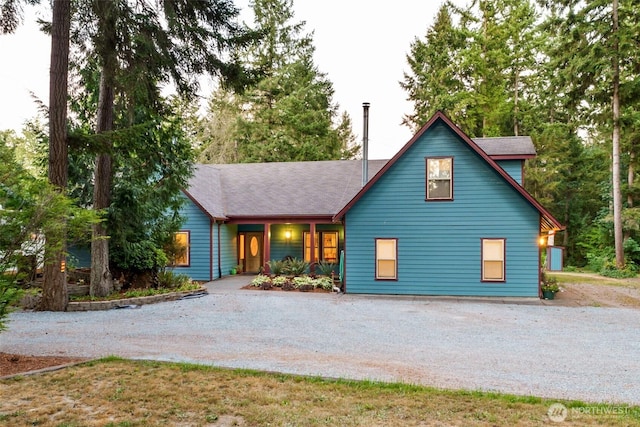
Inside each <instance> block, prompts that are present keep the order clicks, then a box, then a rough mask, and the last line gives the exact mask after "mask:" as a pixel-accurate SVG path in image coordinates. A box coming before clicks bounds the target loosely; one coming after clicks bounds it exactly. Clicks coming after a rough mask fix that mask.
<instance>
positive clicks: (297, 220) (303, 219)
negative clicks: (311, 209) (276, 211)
mask: <svg viewBox="0 0 640 427" xmlns="http://www.w3.org/2000/svg"><path fill="white" fill-rule="evenodd" d="M225 223H227V224H310V223H316V224H319V223H321V224H339V223H341V221H334V218H333V216H332V215H278V216H232V217H229V218H227V220H226V221H225Z"/></svg>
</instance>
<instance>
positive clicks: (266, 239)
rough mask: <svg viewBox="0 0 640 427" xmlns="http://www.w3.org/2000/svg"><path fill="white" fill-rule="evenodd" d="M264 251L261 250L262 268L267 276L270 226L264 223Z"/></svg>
mask: <svg viewBox="0 0 640 427" xmlns="http://www.w3.org/2000/svg"><path fill="white" fill-rule="evenodd" d="M263 246H264V249H263V251H262V252H263V255H262V257H263V260H262V266H263V267H264V273H266V274H269V273H270V271H269V264H267V261H269V260H270V259H271V224H269V223H266V224H265V225H264V244H263Z"/></svg>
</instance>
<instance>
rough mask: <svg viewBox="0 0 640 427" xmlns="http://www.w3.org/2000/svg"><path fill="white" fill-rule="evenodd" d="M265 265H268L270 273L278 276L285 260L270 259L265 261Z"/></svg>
mask: <svg viewBox="0 0 640 427" xmlns="http://www.w3.org/2000/svg"><path fill="white" fill-rule="evenodd" d="M267 265H268V266H269V271H270V272H271V274H275V275H276V276H279V275H281V274H282V272H283V271H284V267H285V261H279V260H277V259H272V260H271V261H267Z"/></svg>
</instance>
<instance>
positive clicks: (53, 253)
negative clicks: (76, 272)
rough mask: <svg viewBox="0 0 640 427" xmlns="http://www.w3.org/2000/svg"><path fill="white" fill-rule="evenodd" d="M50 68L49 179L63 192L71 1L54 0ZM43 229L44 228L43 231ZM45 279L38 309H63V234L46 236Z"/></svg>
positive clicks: (66, 150) (64, 235)
mask: <svg viewBox="0 0 640 427" xmlns="http://www.w3.org/2000/svg"><path fill="white" fill-rule="evenodd" d="M52 7H53V15H52V21H51V64H50V68H49V171H48V174H49V182H50V183H51V184H53V185H54V186H55V187H56V188H57V189H58V191H60V192H61V193H64V191H65V189H66V187H67V177H68V162H69V161H68V147H67V95H68V72H69V29H70V26H71V2H70V1H69V0H54V2H53V6H52ZM45 232H46V230H45ZM56 234H57V233H56ZM46 237H47V239H56V240H60V241H56V242H53V241H49V242H48V245H47V249H46V251H45V252H46V253H45V265H44V281H43V286H42V300H41V302H40V307H39V308H40V309H42V310H51V311H65V310H66V308H67V304H68V302H69V296H68V292H67V277H66V269H65V265H64V262H65V251H66V233H65V231H64V230H63V231H62V233H60V235H56V236H55V237H54V236H51V235H48V236H46Z"/></svg>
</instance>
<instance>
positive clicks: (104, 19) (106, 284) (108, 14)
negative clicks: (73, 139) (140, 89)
mask: <svg viewBox="0 0 640 427" xmlns="http://www.w3.org/2000/svg"><path fill="white" fill-rule="evenodd" d="M94 7H95V12H96V15H97V16H98V31H99V33H100V44H99V45H98V46H97V47H96V50H97V51H98V54H99V56H100V59H101V62H102V64H101V65H102V69H101V73H100V94H99V96H98V116H97V123H96V133H103V132H109V131H112V130H113V120H114V112H113V108H114V99H115V92H114V91H115V75H116V70H117V66H118V65H117V56H116V17H117V11H116V5H115V2H107V1H97V2H95V3H94ZM109 148H110V147H106V148H105V151H104V152H103V153H102V154H99V155H98V156H97V158H96V169H95V172H94V181H93V208H94V209H96V210H102V209H107V208H108V207H109V205H110V204H111V174H112V171H111V169H112V167H111V154H110V153H109V151H110V150H109ZM92 237H93V239H92V241H91V284H90V287H89V293H90V295H92V296H106V295H108V294H109V293H110V292H111V290H112V289H113V280H112V276H111V270H110V268H109V240H108V230H107V228H106V227H105V225H104V222H103V223H101V224H97V225H95V226H93V236H92Z"/></svg>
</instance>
